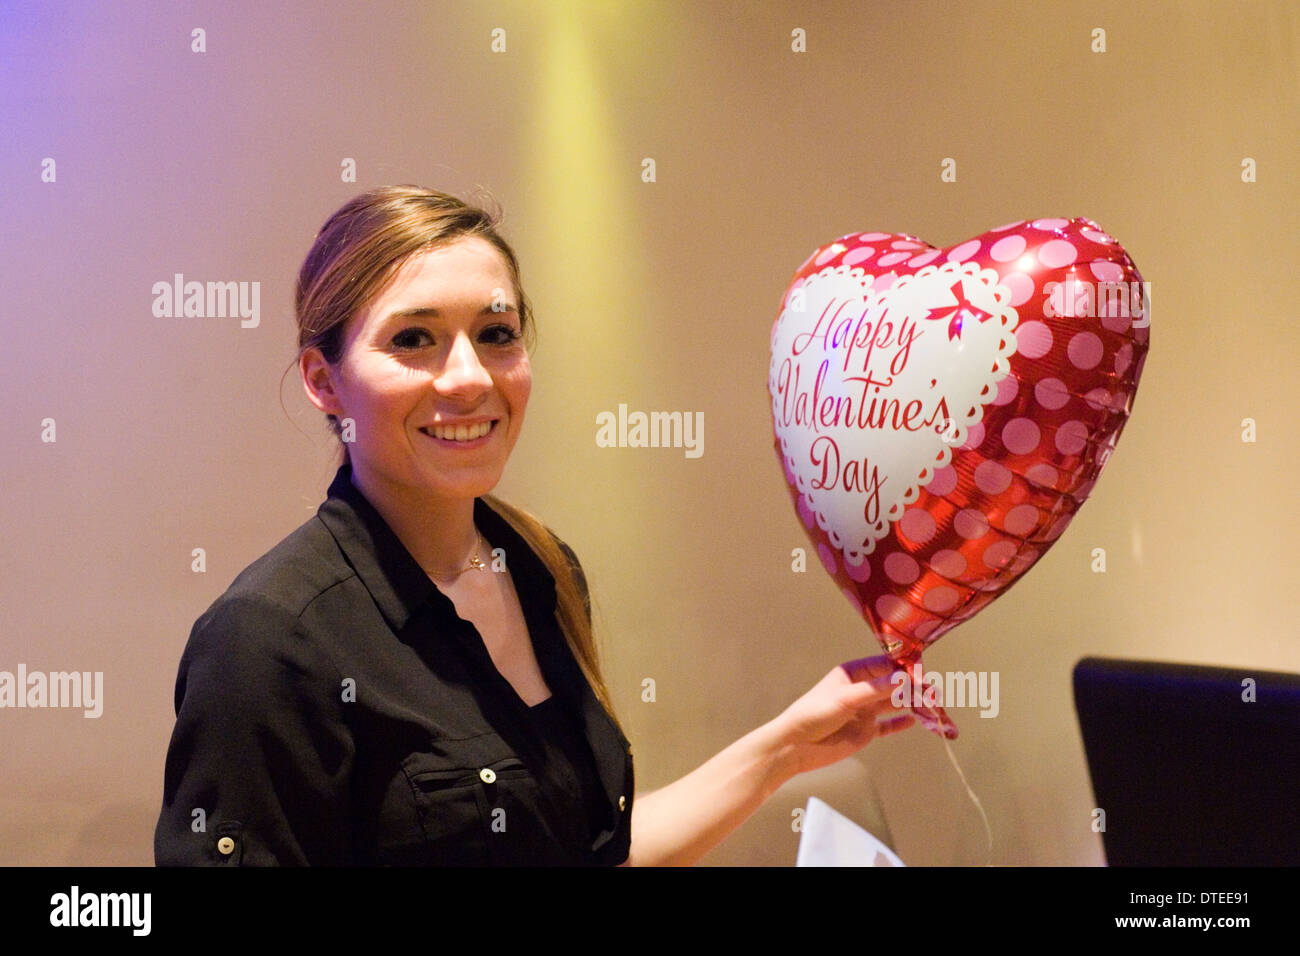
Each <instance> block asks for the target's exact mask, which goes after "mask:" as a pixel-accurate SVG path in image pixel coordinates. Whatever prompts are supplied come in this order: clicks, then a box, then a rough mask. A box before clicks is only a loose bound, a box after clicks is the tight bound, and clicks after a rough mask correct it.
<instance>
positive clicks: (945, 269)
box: [770, 240, 1020, 567]
mask: <svg viewBox="0 0 1300 956" xmlns="http://www.w3.org/2000/svg"><path fill="white" fill-rule="evenodd" d="M918 241H919V240H918ZM917 255H924V252H923V251H921V250H918V251H917ZM891 271H892V270H891ZM936 273H939V274H946V275H951V276H953V277H957V276H961V277H963V278H972V279H976V280H978V281H979V282H980V284H982V285H983V286H984V287H985V288H986V289H989V290H991V292H992V294H993V301H994V302H995V304H996V307H997V311H996V312H995V313H994V314H995V315H996V316H997V318H998V321H999V322H1000V323H1001V325H1002V331H1003V333H1005V344H1004V345H1003V346H1002V347H1000V348H998V350H997V351H996V352H995V353H994V355H993V366H992V368H991V369H990V370H989V371H988V372H986V373H984V377H983V379H982V381H981V385H982V387H981V389H980V391H979V393H978V395H977V396H976V400H975V407H974V408H973V409H968V410H966V411H963V412H962V418H961V420H960V421H958V422H957V423H956V434H955V437H954V439H953V441H951V442H944V443H942V445H943V447H942V450H941V451H940V457H939V458H938V459H932V460H931V461H930V463H928V464H927V465H926V466H925V467H924V468H922V469H921V470H920V472H918V473H917V475H916V477H914V478H912V479H911V481H910V482H909V483H908V486H907V488H906V489H905V490H904V491H903V496H902V498H900V499H899V501H898V502H897V503H895V504H894V506H893V507H892V508H890V510H889V513H888V514H887V515H885V517H884V518H882V519H881V520H880V521H877V522H876V523H875V524H874V525H872V526H871V527H870V529H869V531H868V535H867V537H866V539H865V540H863V541H862V542H861V543H859V544H856V545H853V546H850V544H849V543H846V542H845V541H843V540H842V538H841V536H840V535H839V533H838V532H836V531H835V529H833V528H831V527H829V522H828V520H827V518H826V515H825V514H824V513H823V512H822V510H821V507H820V505H819V504H818V502H817V499H816V497H815V496H814V495H813V492H812V491H811V490H809V489H807V488H803V487H800V485H801V484H802V483H803V477H802V476H801V475H800V473H799V470H798V468H796V467H795V461H794V458H793V457H792V456H791V455H790V449H789V445H788V442H787V440H786V438H785V437H784V436H778V437H780V440H781V454H782V455H783V456H784V457H785V461H786V468H787V470H788V471H789V472H790V474H792V475H794V477H795V485H794V487H795V490H796V491H798V492H799V493H800V494H801V495H802V496H803V500H804V503H805V504H806V505H807V506H808V509H809V510H810V511H811V512H812V514H813V516H814V518H815V519H816V521H817V527H819V528H821V529H822V530H823V531H825V532H826V536H827V538H828V539H829V540H830V542H831V544H832V545H833V546H834V547H835V548H836V549H837V550H838V551H839V552H840V553H841V554H842V555H843V556H844V560H845V561H846V562H847V563H849V564H851V565H853V566H854V567H858V566H860V565H861V564H862V562H863V561H865V560H866V558H867V556H868V555H870V554H872V553H874V552H875V550H876V543H877V542H878V541H880V540H881V539H882V538H884V537H885V535H887V534H888V533H889V526H890V524H891V523H893V522H895V521H897V520H899V519H900V518H902V517H903V512H904V511H905V510H906V509H907V506H908V505H909V504H911V503H912V502H913V501H915V500H916V499H917V497H918V496H919V495H920V491H921V489H922V488H923V487H925V485H926V484H928V483H929V482H930V481H932V480H933V479H934V475H935V473H936V472H938V471H939V469H941V468H946V467H947V466H948V465H949V464H950V463H951V462H952V453H953V449H954V448H960V447H961V446H962V445H964V444H965V443H966V437H967V435H968V433H969V431H970V427H971V426H972V425H976V424H978V423H979V422H981V421H983V420H984V409H985V408H986V407H987V406H989V405H991V404H992V403H993V398H994V397H995V396H996V395H997V383H998V382H1000V381H1001V380H1002V379H1004V378H1005V377H1006V376H1007V375H1009V374H1010V372H1011V356H1012V355H1014V354H1016V349H1017V345H1018V343H1017V342H1016V336H1015V328H1016V326H1017V325H1018V324H1019V321H1020V317H1019V314H1018V313H1017V312H1016V310H1015V309H1014V308H1013V307H1012V305H1011V290H1010V289H1008V288H1007V287H1006V286H1004V285H1000V284H999V278H1000V277H999V276H998V273H997V270H995V269H981V268H980V267H979V264H978V263H975V262H960V263H959V262H945V263H943V264H942V265H938V266H936V265H927V266H923V267H922V268H920V269H918V270H917V271H916V272H908V273H905V274H903V275H899V276H898V278H897V280H896V281H895V282H894V284H893V285H891V286H890V287H889V288H888V289H886V290H883V291H882V292H879V293H875V292H874V290H872V289H871V288H870V287H871V286H872V285H873V284H874V283H875V281H876V280H877V279H878V278H879V277H880V276H882V275H889V272H878V273H875V274H873V273H869V272H867V271H866V270H865V269H861V268H858V267H857V266H846V265H843V264H841V265H838V266H827V267H826V268H824V269H821V270H820V271H818V272H815V273H812V274H810V275H808V276H805V277H804V279H803V281H802V283H800V285H799V288H800V289H806V288H808V287H809V286H811V285H812V284H814V283H815V282H819V281H821V280H823V279H826V278H828V277H830V276H841V277H845V278H854V277H856V278H858V280H859V284H860V285H861V286H862V287H863V289H864V290H866V291H867V293H868V294H869V295H870V294H873V293H874V294H875V295H876V301H877V304H878V303H879V301H880V299H883V298H884V297H885V296H886V295H889V294H892V293H894V292H895V291H896V290H898V289H902V288H905V287H906V286H908V285H910V284H911V283H912V282H915V281H916V280H918V279H924V278H929V277H930V276H932V275H935V274H936ZM894 274H895V275H898V274H897V273H894ZM789 299H790V295H789V293H787V294H786V297H785V300H784V302H783V304H782V308H781V314H780V315H779V316H778V317H777V321H776V323H775V324H774V325H773V327H772V338H773V339H775V337H776V330H777V329H778V328H780V327H781V324H782V323H783V322H785V321H786V318H787V315H788V314H789ZM986 396H987V399H986ZM770 397H771V399H772V409H773V421H775V420H776V417H775V415H776V396H775V395H772V396H770ZM927 472H929V475H928V476H927V474H926V473H927Z"/></svg>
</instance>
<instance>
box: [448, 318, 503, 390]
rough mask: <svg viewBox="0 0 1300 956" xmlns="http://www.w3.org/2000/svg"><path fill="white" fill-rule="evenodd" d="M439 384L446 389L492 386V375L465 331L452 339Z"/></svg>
mask: <svg viewBox="0 0 1300 956" xmlns="http://www.w3.org/2000/svg"><path fill="white" fill-rule="evenodd" d="M437 384H438V386H439V387H440V388H442V389H446V390H455V389H463V388H467V387H471V386H480V387H483V388H490V387H491V385H492V376H491V375H489V374H488V370H487V369H485V368H484V367H483V363H482V362H480V361H479V357H478V352H476V351H475V350H474V343H473V342H471V341H470V338H469V336H468V335H466V334H464V333H463V332H462V333H461V334H459V335H457V336H456V337H455V339H454V340H453V341H452V343H451V351H450V352H449V353H448V355H447V362H446V364H445V365H444V366H443V367H442V373H441V374H440V375H439V376H438V381H437Z"/></svg>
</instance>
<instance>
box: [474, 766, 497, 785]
mask: <svg viewBox="0 0 1300 956" xmlns="http://www.w3.org/2000/svg"><path fill="white" fill-rule="evenodd" d="M478 778H479V779H480V780H482V781H483V782H484V783H493V782H495V781H496V778H497V772H496V771H495V770H493V769H492V768H491V767H484V768H483V769H482V770H480V771H479V772H478Z"/></svg>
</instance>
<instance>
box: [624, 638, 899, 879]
mask: <svg viewBox="0 0 1300 956" xmlns="http://www.w3.org/2000/svg"><path fill="white" fill-rule="evenodd" d="M894 671H895V666H894V663H893V662H892V661H891V660H890V659H889V658H888V657H871V658H865V659H863V660H859V661H852V662H850V663H848V664H844V665H841V666H840V667H836V668H834V669H833V670H832V671H831V672H830V673H829V674H827V675H826V676H825V677H824V678H822V680H821V681H820V682H818V684H817V685H816V686H815V687H813V688H812V690H810V691H808V693H806V694H804V695H803V696H802V697H800V698H799V699H798V700H797V701H795V702H794V703H793V704H791V705H790V706H789V707H787V708H786V709H785V710H784V711H783V712H782V713H781V714H780V715H779V716H777V717H775V718H774V719H772V720H770V721H768V722H767V723H765V724H763V725H762V726H761V727H758V728H757V729H755V730H752V731H750V732H749V733H748V734H746V735H745V736H743V737H741V738H740V739H739V740H737V741H736V742H735V743H733V744H732V745H731V746H729V747H727V748H726V749H725V750H723V751H722V752H721V753H719V754H717V755H716V756H714V757H713V758H712V759H710V760H709V761H708V762H706V763H705V764H703V765H702V766H700V767H699V768H697V769H696V770H693V771H691V772H690V773H688V774H687V775H686V776H684V777H682V778H681V779H680V780H678V781H676V782H674V783H671V784H669V785H668V786H666V787H661V788H660V789H658V790H656V791H654V792H653V793H648V794H646V795H645V796H638V797H637V798H636V800H635V801H633V807H632V847H631V850H630V852H629V855H628V859H627V861H626V863H624V864H623V865H625V866H626V865H632V866H689V865H691V864H693V863H695V862H696V861H697V860H699V859H700V857H702V856H704V854H706V853H708V852H709V850H711V849H713V848H714V847H715V846H717V845H718V844H719V843H721V842H722V841H723V840H724V839H725V838H726V837H727V836H728V835H729V834H730V833H731V832H732V831H733V830H735V829H736V828H737V827H738V826H740V824H742V823H743V822H744V821H745V820H746V819H748V818H749V816H750V814H752V813H753V812H754V811H755V810H757V809H758V808H759V806H761V805H762V804H763V802H764V801H765V800H767V798H768V797H770V796H771V795H772V794H773V793H775V792H776V790H777V789H778V788H779V787H780V786H781V785H782V784H784V783H785V782H786V781H787V780H789V779H790V778H791V777H794V776H796V775H798V774H800V773H804V772H806V771H809V770H816V769H817V768H819V767H825V766H828V765H829V764H832V763H835V762H836V761H838V760H842V759H843V758H845V757H848V756H850V755H852V754H854V753H857V752H858V751H859V750H861V749H862V748H863V747H865V746H866V745H867V744H868V743H870V742H871V741H872V740H873V739H875V738H876V737H879V736H884V735H885V734H890V733H894V732H895V731H898V730H902V729H904V728H905V727H908V726H910V725H911V724H912V723H913V720H914V718H913V717H912V715H911V714H907V713H901V712H900V711H898V710H896V709H895V708H894V706H893V703H892V702H891V700H890V694H891V692H892V690H893V687H892V685H891V683H890V675H891V674H893V673H894Z"/></svg>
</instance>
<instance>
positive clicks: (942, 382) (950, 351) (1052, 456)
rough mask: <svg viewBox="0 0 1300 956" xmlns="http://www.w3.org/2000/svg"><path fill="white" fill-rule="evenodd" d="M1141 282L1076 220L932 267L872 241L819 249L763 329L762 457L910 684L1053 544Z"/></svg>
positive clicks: (1118, 408) (1115, 398)
mask: <svg viewBox="0 0 1300 956" xmlns="http://www.w3.org/2000/svg"><path fill="white" fill-rule="evenodd" d="M1149 337H1150V296H1149V290H1148V286H1147V284H1146V283H1145V282H1144V281H1143V280H1142V277H1141V275H1140V274H1139V273H1138V270H1137V267H1136V266H1135V265H1134V264H1133V261H1132V260H1131V259H1130V258H1129V256H1128V254H1127V253H1126V252H1125V251H1124V249H1123V248H1122V247H1121V246H1120V244H1119V243H1118V242H1117V241H1116V240H1115V239H1114V238H1112V237H1111V236H1109V235H1107V234H1106V233H1105V232H1104V231H1103V230H1102V229H1101V227H1100V226H1098V225H1097V224H1096V223H1095V222H1092V221H1091V220H1088V219H1035V220H1032V221H1029V220H1025V221H1021V222H1015V223H1011V224H1009V225H1006V226H1001V227H999V228H997V229H994V230H992V231H990V232H986V233H984V234H983V235H980V236H977V237H975V238H974V239H969V240H966V241H964V242H961V243H958V244H956V245H954V246H950V247H948V248H946V249H936V248H934V247H932V246H930V245H927V244H926V243H925V242H922V241H921V240H920V239H917V238H916V237H915V236H910V235H903V234H894V233H884V232H865V233H854V234H851V235H847V236H843V237H841V238H839V239H836V240H834V241H833V242H830V243H828V244H827V245H825V246H822V247H821V248H819V249H817V250H816V251H815V252H814V253H813V254H812V255H811V256H809V257H808V259H807V260H806V261H805V262H804V263H803V265H802V266H800V267H799V269H798V270H797V271H796V272H795V275H794V278H793V280H792V281H791V282H790V285H789V288H788V289H787V290H786V294H785V297H784V298H783V299H782V302H781V311H780V314H779V315H778V316H777V318H776V321H775V322H774V323H773V326H772V336H771V346H772V360H771V366H770V369H769V378H768V389H769V392H770V395H771V400H772V423H773V433H774V441H775V448H776V453H777V456H778V458H779V459H780V461H781V465H782V467H783V469H784V471H785V477H786V481H787V483H788V489H789V491H790V495H791V497H792V499H793V501H794V505H795V508H796V510H797V512H798V515H799V517H800V519H801V520H802V522H803V525H804V528H805V530H806V532H807V534H808V537H809V539H810V541H811V542H812V544H813V546H814V547H815V549H816V551H817V553H818V555H819V556H820V559H821V562H822V564H823V565H824V567H825V568H826V570H827V572H828V573H829V574H830V575H831V576H832V577H833V578H834V579H835V581H836V583H837V584H838V585H839V587H840V589H841V590H842V591H843V593H844V595H845V596H846V597H847V598H848V599H849V601H850V602H851V603H852V605H853V607H854V608H855V609H856V610H857V611H858V612H859V613H861V614H862V616H863V617H864V618H865V619H866V621H867V622H868V624H869V625H870V626H871V628H872V630H873V631H874V633H875V635H876V637H877V639H878V640H879V641H880V643H881V645H882V646H883V647H884V649H885V651H886V652H887V653H888V654H889V655H890V656H891V657H892V658H893V659H894V660H895V661H896V662H897V663H898V665H899V666H900V668H902V669H903V670H904V671H905V672H906V673H907V674H908V676H909V677H910V678H911V680H912V681H913V682H914V686H913V694H912V695H910V696H909V698H908V703H911V704H912V706H913V710H914V711H915V713H916V715H917V717H918V718H919V719H920V721H921V722H922V724H924V725H925V726H926V727H928V728H930V729H931V730H933V731H935V732H937V733H941V734H943V735H944V736H947V737H955V736H956V735H957V731H956V727H955V726H954V725H953V723H952V721H951V719H950V718H949V717H948V715H947V714H946V713H945V712H944V711H943V709H942V707H941V706H938V704H937V703H935V702H932V699H928V698H926V697H925V693H926V692H924V691H923V690H922V687H923V685H925V681H924V677H923V675H922V674H921V673H918V671H920V670H922V668H920V666H919V663H920V660H921V654H922V651H924V650H925V648H926V647H928V646H929V645H931V644H933V643H934V642H935V641H936V640H938V639H939V638H940V637H942V636H943V635H944V634H945V633H947V632H948V631H949V630H951V629H952V628H953V627H955V626H956V625H957V624H959V623H961V622H962V621H966V620H969V619H970V618H971V617H972V616H973V615H975V614H977V613H978V612H979V611H980V610H981V609H982V608H984V607H986V606H988V604H989V603H990V602H991V601H993V600H994V599H995V598H997V597H998V596H999V595H1000V594H1002V593H1004V592H1005V591H1006V590H1007V589H1009V588H1010V587H1011V586H1012V585H1013V584H1014V583H1015V582H1016V581H1018V580H1019V579H1020V577H1021V576H1022V575H1023V574H1024V573H1025V572H1026V571H1028V570H1029V569H1030V568H1031V567H1032V566H1033V565H1034V563H1035V562H1036V561H1037V560H1038V559H1039V558H1041V557H1042V556H1043V555H1044V554H1045V553H1046V552H1047V550H1048V548H1050V547H1051V546H1052V544H1053V543H1054V542H1055V541H1056V540H1057V539H1058V538H1060V536H1061V533H1062V532H1064V531H1065V529H1066V527H1067V526H1068V525H1069V523H1070V520H1071V519H1072V518H1073V517H1074V515H1075V514H1076V513H1078V510H1079V508H1080V507H1081V506H1082V505H1083V503H1084V501H1085V500H1087V498H1088V495H1089V493H1090V492H1091V491H1092V489H1093V486H1094V485H1095V484H1096V482H1097V479H1098V478H1099V477H1100V476H1101V472H1102V469H1103V468H1104V467H1105V465H1106V462H1107V460H1108V459H1109V458H1110V456H1111V453H1112V452H1113V451H1114V450H1115V446H1116V443H1117V442H1118V441H1119V436H1120V433H1121V432H1122V431H1123V429H1124V425H1125V423H1126V422H1127V420H1128V417H1129V412H1130V411H1131V409H1132V407H1133V400H1134V395H1135V393H1136V391H1137V385H1138V379H1139V378H1140V377H1141V375H1142V366H1143V364H1144V362H1145V360H1146V355H1147V346H1148V341H1149Z"/></svg>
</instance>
